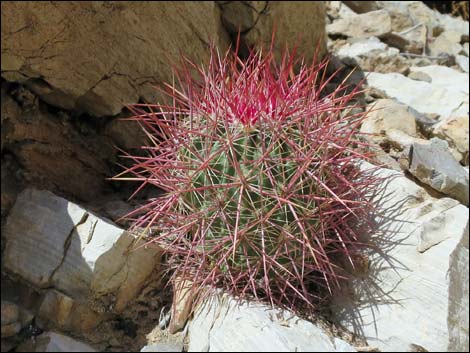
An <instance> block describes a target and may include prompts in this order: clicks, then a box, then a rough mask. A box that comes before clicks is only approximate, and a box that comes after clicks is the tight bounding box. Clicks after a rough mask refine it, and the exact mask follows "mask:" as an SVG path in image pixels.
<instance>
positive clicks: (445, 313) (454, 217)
mask: <svg viewBox="0 0 470 353" xmlns="http://www.w3.org/2000/svg"><path fill="white" fill-rule="evenodd" d="M369 167H370V165H369V166H367V165H366V164H365V168H369ZM377 173H378V174H379V175H381V176H384V177H391V178H392V179H389V180H388V181H387V182H386V183H385V184H384V191H383V192H382V193H380V196H379V197H381V200H382V203H383V207H384V210H385V211H386V212H385V214H384V215H383V219H382V222H380V223H379V224H380V229H379V230H378V232H377V235H376V236H377V238H376V239H377V241H378V240H379V239H382V241H383V242H382V243H381V244H379V246H380V247H381V249H382V251H384V252H385V253H384V254H383V255H380V254H371V256H370V258H369V264H370V276H369V277H367V278H365V277H361V278H356V279H355V280H354V281H353V283H352V284H351V285H350V286H349V287H348V288H345V291H344V295H343V296H338V297H337V298H336V299H335V301H334V304H333V305H332V310H333V311H334V313H335V315H336V317H337V319H338V321H339V322H340V323H341V324H342V325H344V326H345V327H346V328H348V329H350V330H351V331H353V332H355V333H357V334H358V335H359V336H362V337H365V338H366V339H367V342H368V344H369V345H370V346H373V347H378V348H379V349H380V350H381V351H385V352H393V351H397V352H400V351H411V350H412V346H413V345H418V346H421V347H423V348H425V349H426V350H427V351H447V350H448V346H449V343H450V341H451V340H452V337H460V338H463V337H462V336H463V335H464V333H465V330H466V329H468V325H467V326H465V325H466V323H465V321H463V322H462V321H459V320H460V317H461V315H462V316H463V315H465V314H466V315H467V316H468V306H467V307H464V306H463V305H465V300H466V298H464V297H462V295H464V294H465V289H464V290H458V288H459V287H458V286H459V285H460V286H465V285H466V284H465V283H467V285H468V270H467V272H465V271H460V273H457V272H456V271H455V270H454V268H455V266H454V265H453V264H452V256H453V255H452V254H455V251H460V250H459V249H461V248H462V246H461V242H462V241H463V242H465V238H466V237H468V233H465V228H466V227H468V209H467V207H465V206H463V205H460V204H459V203H458V202H457V201H455V200H453V199H449V198H442V199H439V200H436V199H435V198H433V197H431V196H430V195H429V194H428V193H427V192H426V191H425V190H424V189H423V188H421V187H419V186H418V185H416V184H415V183H414V182H412V181H411V180H409V179H407V178H406V177H405V176H404V175H403V174H402V173H399V172H395V171H392V170H388V169H379V170H378V171H377ZM436 218H437V219H436ZM430 229H431V230H432V234H431V233H428V231H429V230H430ZM467 242H468V240H467ZM425 249H426V250H425ZM419 250H425V251H424V252H419ZM467 251H468V250H467ZM463 258H465V254H463ZM463 260H465V259H463ZM459 264H460V266H463V267H465V266H467V268H468V260H467V261H466V262H465V261H459ZM449 271H450V273H454V274H455V279H454V282H455V284H450V283H449V275H448V272H449ZM452 287H454V288H455V290H451V288H452ZM464 288H465V287H464ZM453 291H454V293H453ZM467 293H468V289H467ZM456 300H457V304H455V301H456ZM456 305H457V306H456ZM460 305H462V307H461V306H460ZM461 308H462V310H463V313H456V312H455V310H456V309H461ZM452 323H453V324H452ZM452 325H454V326H452ZM451 328H452V332H450V331H449V330H450V329H451Z"/></svg>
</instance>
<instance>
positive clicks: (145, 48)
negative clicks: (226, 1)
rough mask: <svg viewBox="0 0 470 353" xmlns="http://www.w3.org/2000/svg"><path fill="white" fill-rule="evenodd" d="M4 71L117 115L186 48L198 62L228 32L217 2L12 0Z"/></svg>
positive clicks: (223, 44)
mask: <svg viewBox="0 0 470 353" xmlns="http://www.w3.org/2000/svg"><path fill="white" fill-rule="evenodd" d="M1 31H2V39H3V40H2V45H1V52H2V77H3V78H5V79H7V80H8V81H15V82H22V83H24V84H25V85H27V86H28V87H29V88H30V89H31V90H33V91H34V92H36V93H37V94H38V95H39V96H40V97H41V98H42V99H43V100H44V101H46V102H48V103H50V104H52V105H54V106H57V107H61V108H64V109H67V110H75V111H82V112H86V113H89V114H91V115H94V116H109V115H116V114H118V113H119V112H121V110H122V108H123V107H124V106H125V105H126V104H128V103H129V102H137V101H138V100H139V98H140V97H143V98H144V99H145V100H148V101H153V100H154V98H155V97H156V94H157V93H156V91H155V89H154V88H152V87H151V85H152V84H155V83H158V82H162V81H170V80H171V69H170V64H171V63H172V62H174V61H176V59H177V58H178V56H179V50H183V51H184V54H185V55H186V56H190V57H191V59H193V60H195V61H196V62H201V61H202V60H205V59H207V57H208V44H209V42H210V41H211V40H213V41H214V42H215V44H216V45H217V46H218V47H219V48H220V49H221V50H222V51H225V50H226V48H227V47H228V43H229V39H228V36H227V35H226V33H225V31H224V30H223V28H222V23H221V20H220V12H219V8H218V7H217V6H216V4H215V2H212V1H207V2H202V3H194V2H190V1H183V2H178V3H171V2H158V3H156V2H141V3H135V2H131V1H129V2H119V3H107V2H65V3H64V2H57V3H45V2H39V3H38V2H33V1H27V2H10V3H3V4H2V29H1Z"/></svg>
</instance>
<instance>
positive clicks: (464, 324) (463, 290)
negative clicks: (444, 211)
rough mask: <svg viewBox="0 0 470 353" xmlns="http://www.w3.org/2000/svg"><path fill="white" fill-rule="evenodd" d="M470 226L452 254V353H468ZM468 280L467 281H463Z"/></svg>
mask: <svg viewBox="0 0 470 353" xmlns="http://www.w3.org/2000/svg"><path fill="white" fill-rule="evenodd" d="M468 236H469V234H468V224H467V228H466V231H465V235H464V237H462V239H461V241H460V243H459V244H458V246H457V247H456V248H455V250H454V252H453V253H452V254H451V259H450V268H449V336H450V337H449V347H448V351H450V352H468V350H469V341H468V324H469V322H468V317H469V312H468V307H469V291H468V283H469V281H468V278H469V269H468V261H469V254H468ZM462 278H464V279H465V278H466V279H467V280H466V281H462Z"/></svg>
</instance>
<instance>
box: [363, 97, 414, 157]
mask: <svg viewBox="0 0 470 353" xmlns="http://www.w3.org/2000/svg"><path fill="white" fill-rule="evenodd" d="M369 109H371V112H370V113H369V115H368V117H367V119H366V120H364V122H363V123H362V126H361V130H360V131H361V133H364V134H376V135H373V136H368V138H369V139H370V140H372V141H374V142H375V143H378V144H380V143H381V142H383V141H384V140H386V139H387V138H390V133H391V132H393V131H395V130H398V131H401V132H403V133H405V134H407V135H409V136H412V137H416V136H417V130H416V121H415V117H414V115H413V114H412V113H411V112H410V111H409V108H408V107H407V106H406V105H404V104H400V103H397V102H395V101H394V100H392V99H379V100H377V102H376V103H374V104H372V105H370V106H369ZM402 147H403V146H401V148H402Z"/></svg>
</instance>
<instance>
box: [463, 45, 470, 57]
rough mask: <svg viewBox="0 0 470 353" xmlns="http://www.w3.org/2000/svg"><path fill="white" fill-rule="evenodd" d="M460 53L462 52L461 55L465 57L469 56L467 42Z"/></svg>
mask: <svg viewBox="0 0 470 353" xmlns="http://www.w3.org/2000/svg"><path fill="white" fill-rule="evenodd" d="M462 52H463V54H465V55H466V56H470V54H469V44H468V42H467V43H464V44H463V46H462Z"/></svg>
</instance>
